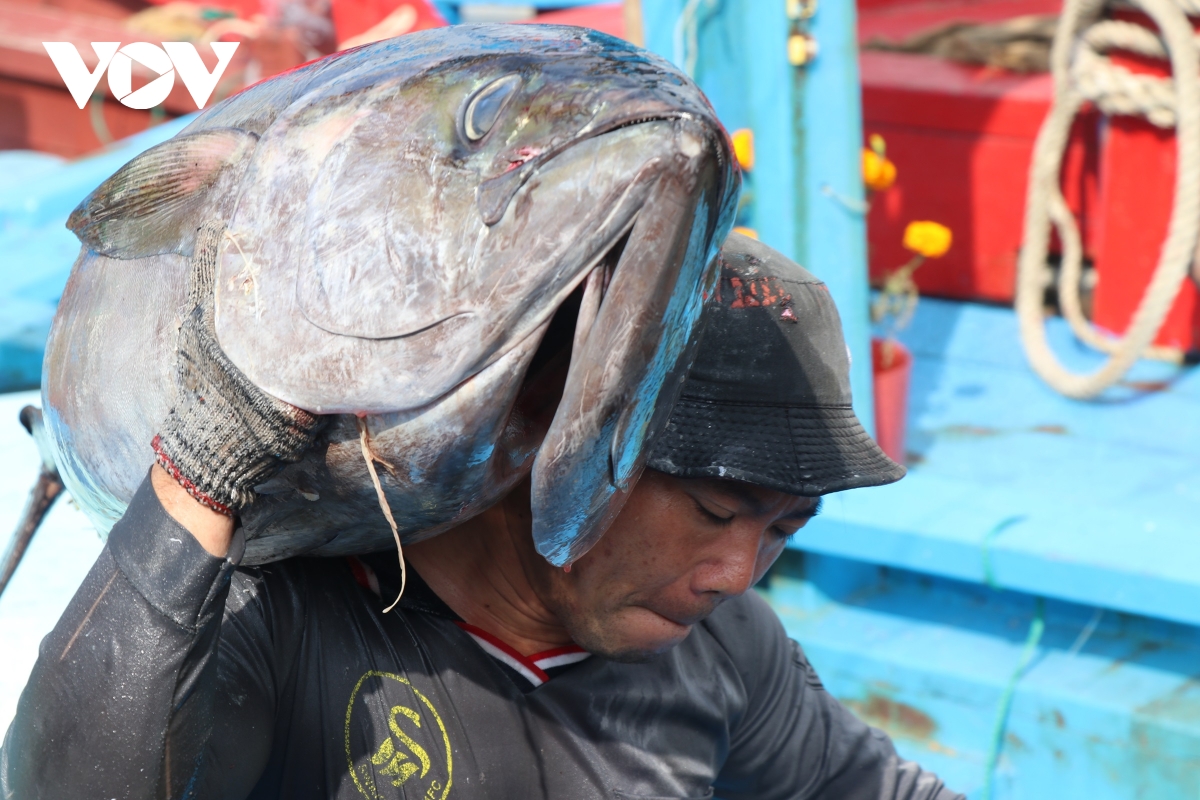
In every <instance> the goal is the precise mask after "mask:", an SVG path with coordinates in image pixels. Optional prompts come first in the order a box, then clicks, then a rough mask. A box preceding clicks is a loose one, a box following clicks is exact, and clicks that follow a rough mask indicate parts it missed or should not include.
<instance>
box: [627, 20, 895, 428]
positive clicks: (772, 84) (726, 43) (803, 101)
mask: <svg viewBox="0 0 1200 800" xmlns="http://www.w3.org/2000/svg"><path fill="white" fill-rule="evenodd" d="M686 5H687V3H686V1H685V0H642V14H643V21H644V28H645V34H646V46H647V47H648V48H649V49H651V50H653V51H655V52H657V53H659V54H660V55H663V56H665V57H667V58H669V59H671V60H672V61H674V62H675V63H676V64H677V65H678V66H681V67H683V66H685V64H686V61H687V55H688V53H687V48H686V46H685V47H683V48H682V49H681V48H680V46H679V45H680V40H681V38H683V39H684V43H686V37H681V36H680V35H679V34H680V32H681V29H680V20H681V14H682V13H683V11H684V8H685V7H686ZM695 9H696V11H695V15H694V18H695V25H696V31H697V42H698V46H697V53H696V69H695V74H694V75H693V77H694V78H695V79H696V82H697V83H698V84H699V85H700V87H701V89H703V90H704V92H705V94H706V95H707V96H708V98H709V99H710V100H711V101H712V104H713V108H715V109H716V111H717V114H718V116H719V117H720V118H721V121H722V122H723V123H724V124H725V126H726V127H727V128H728V129H729V130H735V129H738V128H749V129H751V130H752V131H754V138H755V166H754V169H753V170H752V171H751V172H750V173H749V174H747V175H746V182H745V187H744V192H743V195H744V196H743V200H744V201H745V202H748V203H749V209H748V216H747V218H746V219H745V222H744V224H746V225H748V226H749V227H751V228H754V229H755V230H756V231H757V232H758V235H759V238H760V239H761V240H762V241H764V242H766V243H767V244H769V245H771V246H772V247H774V248H776V249H777V250H779V251H780V252H782V253H784V254H785V255H787V256H788V257H790V258H793V259H795V260H797V261H799V262H800V263H802V264H803V265H804V266H806V267H807V268H808V269H810V270H812V272H813V273H815V274H816V275H818V276H819V277H821V278H822V279H823V280H824V281H826V283H828V284H829V287H830V291H831V292H832V294H833V297H834V299H835V301H836V302H837V305H838V309H839V311H840V312H841V315H842V324H843V326H844V328H845V332H846V340H847V342H848V343H849V346H850V349H851V353H852V354H853V356H854V359H853V365H852V368H851V371H852V376H851V383H852V388H853V392H854V408H855V410H856V411H857V413H858V416H859V417H860V418H861V419H862V421H863V423H864V424H865V425H867V427H868V428H870V429H873V428H874V410H873V405H874V404H873V396H872V392H871V366H870V353H869V326H868V319H867V278H866V275H867V273H866V232H865V228H864V220H863V216H862V199H863V197H862V192H863V189H862V177H861V166H860V165H861V160H860V155H859V146H860V142H861V141H862V122H861V111H860V102H859V95H860V92H859V85H858V60H857V49H856V48H857V45H856V40H855V34H854V25H855V16H854V5H853V3H827V4H822V5H821V6H819V7H818V10H817V13H816V15H815V16H814V17H813V18H812V19H811V20H809V21H808V22H807V23H805V24H806V25H807V26H808V27H809V29H810V33H811V35H813V36H815V37H816V38H817V40H818V42H819V45H820V48H821V54H820V55H819V56H818V57H817V59H816V60H815V61H813V62H812V63H811V64H809V65H807V66H805V67H800V68H797V67H793V66H792V65H791V64H789V63H788V60H787V41H788V35H789V32H790V31H791V29H792V28H791V23H790V22H789V20H788V19H787V16H786V4H785V3H784V2H783V0H769V1H768V0H724V1H723V2H715V0H698V2H697V3H696V4H695ZM813 232H819V233H813Z"/></svg>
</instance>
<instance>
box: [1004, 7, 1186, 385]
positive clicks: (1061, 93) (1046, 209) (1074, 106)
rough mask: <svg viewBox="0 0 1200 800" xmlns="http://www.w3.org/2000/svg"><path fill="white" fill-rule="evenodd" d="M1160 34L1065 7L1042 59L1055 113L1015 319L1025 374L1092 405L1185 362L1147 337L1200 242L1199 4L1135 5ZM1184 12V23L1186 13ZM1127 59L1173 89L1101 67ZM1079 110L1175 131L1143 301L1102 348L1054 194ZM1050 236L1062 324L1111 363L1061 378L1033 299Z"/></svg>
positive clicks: (1030, 207) (1064, 213)
mask: <svg viewBox="0 0 1200 800" xmlns="http://www.w3.org/2000/svg"><path fill="white" fill-rule="evenodd" d="M1133 4H1134V5H1135V6H1136V7H1137V8H1139V9H1140V10H1141V11H1143V12H1145V13H1146V14H1147V15H1148V16H1149V17H1150V18H1151V19H1152V20H1153V21H1154V24H1155V25H1157V26H1158V30H1159V33H1158V34H1157V35H1156V34H1155V33H1153V32H1152V31H1150V30H1147V29H1145V28H1142V27H1141V26H1138V25H1134V24H1132V23H1127V22H1119V21H1115V20H1105V19H1101V18H1100V15H1101V14H1102V13H1103V11H1104V3H1103V0H1066V2H1065V3H1064V5H1063V13H1062V16H1061V17H1060V18H1059V25H1058V29H1057V30H1056V31H1055V36H1054V42H1053V45H1052V46H1051V51H1050V69H1051V73H1052V75H1053V78H1054V102H1053V104H1052V105H1051V108H1050V113H1049V115H1048V116H1047V117H1046V120H1045V121H1044V122H1043V123H1042V128H1041V130H1040V131H1039V132H1038V138H1037V141H1036V143H1035V144H1034V151H1033V163H1032V165H1031V166H1030V171H1029V190H1028V196H1027V200H1026V205H1025V231H1024V236H1023V239H1022V240H1023V243H1024V244H1023V246H1022V248H1021V254H1020V258H1019V260H1018V264H1017V298H1016V308H1017V317H1018V321H1019V323H1020V333H1021V343H1022V345H1023V346H1024V348H1025V353H1026V356H1027V357H1028V359H1029V363H1030V365H1031V366H1032V367H1033V369H1034V371H1035V372H1037V374H1038V375H1039V376H1041V378H1042V379H1043V380H1045V381H1046V383H1048V384H1049V385H1050V386H1051V387H1052V388H1054V389H1055V390H1057V391H1059V392H1061V393H1062V394H1064V395H1066V396H1068V397H1075V398H1081V399H1082V398H1090V397H1095V396H1096V395H1098V394H1100V393H1101V392H1102V391H1104V390H1105V389H1107V388H1108V387H1109V386H1112V385H1113V384H1114V383H1116V382H1117V381H1119V380H1121V378H1122V377H1123V376H1124V375H1125V373H1126V372H1127V371H1128V370H1129V368H1130V367H1132V366H1133V364H1134V362H1135V361H1137V360H1138V359H1139V358H1141V357H1143V356H1149V357H1157V358H1161V359H1165V360H1170V361H1174V362H1177V363H1178V362H1179V361H1181V359H1182V354H1181V353H1179V352H1178V351H1176V350H1171V349H1168V348H1159V347H1153V346H1152V345H1151V342H1153V340H1154V337H1155V336H1156V335H1157V333H1158V330H1159V328H1160V327H1161V326H1162V323H1163V320H1164V319H1165V318H1166V316H1167V313H1168V312H1169V311H1170V310H1171V306H1172V305H1173V304H1174V302H1175V297H1176V295H1177V294H1178V293H1179V287H1180V285H1181V284H1182V283H1183V281H1184V280H1185V279H1186V278H1187V276H1188V271H1189V269H1190V268H1191V265H1192V262H1193V259H1194V254H1195V250H1196V243H1197V238H1198V235H1200V46H1198V45H1197V41H1196V38H1195V37H1194V35H1193V33H1192V26H1191V23H1190V22H1189V21H1188V18H1187V13H1200V0H1133ZM1185 12H1186V13H1185ZM1114 49H1120V50H1127V51H1130V52H1133V53H1138V54H1140V55H1144V56H1148V57H1151V58H1165V59H1166V60H1168V61H1169V62H1170V65H1171V72H1172V78H1156V77H1153V76H1149V75H1135V74H1134V73H1132V72H1130V71H1129V70H1127V69H1124V68H1123V67H1120V66H1117V65H1116V64H1114V63H1112V61H1111V60H1110V59H1108V58H1107V56H1106V54H1107V52H1108V51H1110V50H1114ZM1085 102H1091V103H1093V104H1095V105H1096V106H1097V107H1098V108H1099V109H1100V110H1101V111H1103V112H1104V113H1106V114H1130V115H1138V116H1142V117H1145V118H1146V119H1148V120H1149V121H1150V122H1151V123H1152V124H1154V125H1157V126H1159V127H1163V128H1167V127H1175V129H1176V130H1175V142H1176V148H1177V156H1178V158H1177V161H1178V167H1177V172H1176V178H1175V195H1174V207H1173V208H1172V211H1171V220H1170V224H1169V227H1168V229H1167V239H1166V241H1165V242H1164V243H1163V248H1162V251H1161V254H1160V256H1159V261H1158V265H1157V267H1156V268H1155V271H1154V275H1153V277H1152V278H1151V280H1150V284H1149V285H1148V286H1147V288H1146V293H1145V295H1144V296H1143V297H1142V300H1141V303H1139V305H1138V308H1137V310H1136V311H1135V312H1134V315H1133V319H1132V321H1131V323H1130V325H1129V329H1128V330H1127V331H1126V333H1125V336H1124V337H1122V338H1121V339H1119V340H1114V339H1111V338H1109V337H1107V336H1105V335H1104V334H1102V333H1101V332H1099V331H1098V330H1096V329H1095V328H1094V327H1093V326H1092V324H1091V322H1090V321H1088V319H1087V318H1086V317H1085V316H1084V314H1083V309H1082V306H1081V303H1080V300H1079V287H1080V282H1081V279H1082V276H1083V246H1082V242H1081V239H1080V235H1079V228H1078V225H1077V224H1076V221H1075V217H1074V215H1073V214H1072V213H1071V212H1070V210H1069V209H1068V208H1067V204H1066V201H1065V200H1064V199H1063V196H1062V190H1061V187H1060V186H1059V174H1060V172H1061V169H1062V159H1063V153H1064V152H1065V151H1066V146H1067V141H1068V139H1069V138H1070V131H1071V125H1072V123H1073V122H1074V120H1075V116H1076V115H1077V114H1078V112H1079V110H1080V108H1081V107H1082V106H1083V104H1084V103H1085ZM1051 226H1054V229H1055V230H1056V231H1057V232H1058V235H1059V239H1060V240H1061V241H1062V246H1063V253H1062V268H1061V271H1060V273H1059V281H1058V294H1059V302H1060V304H1061V308H1062V312H1063V316H1064V317H1065V318H1066V319H1067V322H1068V323H1069V324H1070V326H1071V330H1072V331H1073V332H1074V333H1075V335H1076V336H1078V337H1079V338H1080V340H1082V341H1083V342H1085V343H1087V344H1088V345H1089V346H1091V347H1094V348H1096V349H1097V350H1100V351H1101V352H1104V353H1107V354H1108V355H1109V358H1108V360H1107V361H1106V362H1105V363H1104V365H1103V366H1101V367H1100V368H1099V369H1098V370H1096V371H1095V372H1093V373H1091V374H1083V375H1081V374H1077V373H1073V372H1070V371H1069V370H1067V369H1066V368H1065V367H1063V366H1062V364H1061V363H1060V362H1059V361H1058V358H1057V357H1056V356H1055V355H1054V352H1053V351H1052V350H1051V349H1050V346H1049V344H1048V343H1047V341H1046V330H1045V320H1044V317H1043V312H1042V293H1043V290H1044V288H1045V284H1046V275H1047V269H1046V255H1047V253H1048V252H1049V247H1050V230H1051Z"/></svg>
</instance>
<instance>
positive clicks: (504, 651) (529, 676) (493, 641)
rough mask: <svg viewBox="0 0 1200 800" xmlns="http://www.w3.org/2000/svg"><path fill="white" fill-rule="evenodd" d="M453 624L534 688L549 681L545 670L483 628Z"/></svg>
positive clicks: (460, 623) (462, 623) (467, 624)
mask: <svg viewBox="0 0 1200 800" xmlns="http://www.w3.org/2000/svg"><path fill="white" fill-rule="evenodd" d="M455 624H456V625H458V627H460V628H462V629H463V630H464V631H466V632H467V633H468V634H470V635H471V638H472V639H474V640H475V643H476V644H478V645H479V646H480V647H482V648H483V650H484V652H486V653H487V654H488V655H489V656H491V657H492V658H494V659H496V660H497V661H499V662H501V663H502V664H505V665H507V666H508V667H510V668H512V669H513V670H514V671H516V672H517V673H518V674H520V675H521V676H522V677H524V678H525V679H526V680H528V681H529V682H530V683H532V684H533V685H534V686H541V685H542V684H543V683H545V682H546V681H548V680H550V676H549V675H547V674H546V672H545V670H543V669H542V668H541V667H539V666H538V665H537V664H535V663H533V662H532V661H530V660H529V659H527V658H525V656H523V655H521V654H520V653H518V652H517V651H516V650H514V649H513V648H511V647H509V646H508V645H507V644H505V643H504V642H502V641H500V640H499V639H497V638H496V637H495V636H492V635H491V634H490V633H488V632H487V631H485V630H484V629H483V628H477V627H475V626H474V625H471V624H469V623H466V622H456V623H455Z"/></svg>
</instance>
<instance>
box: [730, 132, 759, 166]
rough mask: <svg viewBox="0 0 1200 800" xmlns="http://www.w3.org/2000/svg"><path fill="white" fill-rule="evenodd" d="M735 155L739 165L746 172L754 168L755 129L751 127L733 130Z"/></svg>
mask: <svg viewBox="0 0 1200 800" xmlns="http://www.w3.org/2000/svg"><path fill="white" fill-rule="evenodd" d="M731 138H732V139H733V155H734V156H735V157H736V158H737V162H738V166H739V167H741V168H742V169H744V170H745V171H746V172H749V171H750V170H752V169H754V131H752V130H750V129H749V128H739V129H737V130H736V131H734V132H733V136H732V137H731Z"/></svg>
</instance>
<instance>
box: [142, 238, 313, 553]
mask: <svg viewBox="0 0 1200 800" xmlns="http://www.w3.org/2000/svg"><path fill="white" fill-rule="evenodd" d="M224 230H225V228H224V225H223V224H222V223H218V222H210V223H206V224H205V225H204V226H203V227H201V228H200V231H199V234H198V236H197V238H196V251H195V255H194V256H193V257H192V270H191V274H190V276H189V282H188V304H187V308H188V310H187V312H186V314H185V316H184V318H183V322H182V325H181V326H180V329H179V338H178V344H177V353H176V363H175V406H174V408H172V409H171V411H170V413H169V414H167V418H166V419H165V420H164V421H163V424H162V428H161V429H160V431H159V434H158V436H155V437H154V442H153V446H154V452H155V454H156V455H157V461H158V465H159V467H160V469H156V470H155V472H154V477H153V478H152V479H151V480H152V482H153V485H154V488H155V492H156V493H157V495H158V497H159V500H160V501H162V503H163V505H164V507H165V508H166V509H167V510H168V512H169V513H170V514H171V516H173V517H174V518H175V519H176V520H177V521H178V522H179V523H180V524H182V525H183V526H184V527H185V528H187V529H188V530H189V531H191V532H192V534H193V535H194V536H196V538H197V539H198V540H199V541H200V543H201V544H202V545H204V548H205V549H206V550H208V551H209V552H210V553H213V554H214V555H224V553H225V551H226V550H227V549H228V546H229V538H230V536H231V535H232V531H233V524H232V517H233V516H234V515H235V514H236V513H237V510H238V509H240V508H243V507H244V506H246V505H247V504H249V503H250V502H251V501H252V500H253V499H254V487H255V486H257V485H258V484H261V483H263V482H264V481H266V480H267V479H269V478H270V477H271V476H272V475H273V474H275V473H276V472H278V471H279V470H280V469H281V468H282V467H283V466H284V465H285V464H287V463H291V462H294V461H297V460H299V459H300V457H301V456H302V455H303V454H304V451H305V450H307V449H308V447H309V446H310V445H311V444H312V442H313V439H314V438H315V437H316V434H317V431H318V429H319V427H320V419H319V418H318V417H316V416H314V415H312V414H309V413H308V412H306V411H302V410H301V409H299V408H296V407H295V406H292V405H289V404H287V403H285V402H283V401H282V400H278V399H276V398H274V397H271V396H270V395H268V394H267V393H266V392H264V391H262V390H261V389H259V388H258V387H257V386H255V385H254V384H253V383H252V382H251V381H250V379H249V378H247V377H246V376H245V375H243V374H242V373H241V371H240V370H238V368H237V367H235V366H234V365H233V363H232V362H231V361H230V360H229V359H228V358H227V357H226V355H225V353H224V352H223V351H222V350H221V346H220V345H219V344H218V343H217V336H216V328H215V324H214V310H213V304H214V300H213V281H214V276H215V272H216V265H217V256H218V253H219V252H220V244H221V237H222V235H223V234H224ZM171 482H174V484H175V488H174V489H172V488H171V487H170V486H169V484H170V483H171ZM181 493H182V494H181ZM184 495H188V496H190V500H188V501H187V502H185V501H184V497H183V496H184ZM188 503H191V505H188ZM202 512H211V514H216V515H218V516H222V517H223V518H224V519H225V520H226V523H222V524H217V523H218V522H219V521H218V520H214V519H212V516H211V514H210V513H202Z"/></svg>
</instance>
